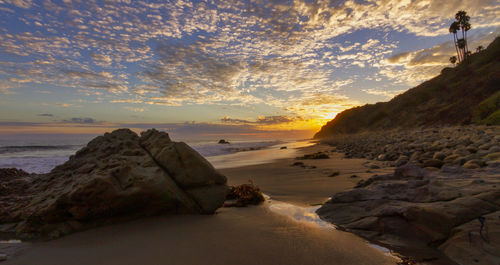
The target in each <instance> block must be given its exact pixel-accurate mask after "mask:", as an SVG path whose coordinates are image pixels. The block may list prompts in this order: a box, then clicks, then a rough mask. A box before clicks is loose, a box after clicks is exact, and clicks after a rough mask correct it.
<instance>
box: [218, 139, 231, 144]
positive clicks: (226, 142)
mask: <svg viewBox="0 0 500 265" xmlns="http://www.w3.org/2000/svg"><path fill="white" fill-rule="evenodd" d="M219 144H229V142H228V141H226V140H224V139H220V140H219Z"/></svg>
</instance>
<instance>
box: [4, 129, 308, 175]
mask: <svg viewBox="0 0 500 265" xmlns="http://www.w3.org/2000/svg"><path fill="white" fill-rule="evenodd" d="M94 137H95V136H93V135H17V136H12V135H9V136H0V168H19V169H23V170H25V171H27V172H29V173H39V174H40V173H47V172H49V171H50V170H52V169H53V168H54V167H55V166H57V165H60V164H62V163H64V162H66V161H67V160H68V158H69V157H70V156H71V155H73V154H74V153H75V152H76V151H77V150H79V149H80V148H82V147H84V146H85V145H86V144H87V143H88V142H89V141H90V140H91V139H93V138H94ZM173 140H174V141H175V139H173ZM228 141H229V142H230V144H219V143H218V140H196V139H194V140H185V141H184V142H186V143H187V144H188V145H189V146H191V147H192V148H193V149H195V150H196V151H198V152H199V153H200V154H201V155H203V156H204V157H205V158H207V160H209V161H210V162H211V163H212V164H213V165H214V166H215V167H216V168H227V167H230V166H241V165H249V164H256V163H261V162H263V161H264V160H272V159H278V158H284V157H289V156H291V155H292V154H291V153H292V152H294V150H295V149H294V148H296V147H301V146H305V145H308V141H301V142H294V141H280V140H272V139H268V140H260V139H257V140H256V139H246V140H245V139H239V140H231V139H228ZM283 146H288V148H287V149H282V148H281V147H283Z"/></svg>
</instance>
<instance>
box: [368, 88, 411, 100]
mask: <svg viewBox="0 0 500 265" xmlns="http://www.w3.org/2000/svg"><path fill="white" fill-rule="evenodd" d="M362 91H363V92H365V93H368V94H371V95H376V96H384V97H387V98H393V97H394V96H397V95H399V94H401V93H403V92H405V91H406V90H382V89H380V90H379V89H373V88H371V89H363V90H362Z"/></svg>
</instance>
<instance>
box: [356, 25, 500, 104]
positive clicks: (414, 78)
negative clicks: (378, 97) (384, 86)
mask: <svg viewBox="0 0 500 265" xmlns="http://www.w3.org/2000/svg"><path fill="white" fill-rule="evenodd" d="M499 35H500V28H497V29H496V30H495V31H493V32H491V31H489V30H488V31H478V32H477V33H476V34H472V35H471V36H469V37H468V43H469V47H470V49H471V51H474V49H475V48H474V47H477V46H479V45H482V46H483V47H487V46H488V44H489V43H491V42H492V41H493V39H494V38H495V37H497V36H499ZM454 55H456V51H455V46H454V43H453V41H446V42H443V43H440V44H438V45H435V46H433V47H431V48H427V49H419V50H416V51H410V52H402V53H398V54H394V55H391V56H389V57H388V58H387V59H385V60H383V61H382V62H381V67H382V68H381V70H380V74H382V75H383V76H385V77H388V78H389V79H391V80H395V81H396V82H399V83H405V84H408V85H417V84H418V83H420V82H423V81H425V80H428V79H429V78H432V77H434V76H436V75H438V74H439V73H440V71H441V70H442V69H443V67H447V66H450V62H449V58H450V57H451V56H454ZM365 92H367V91H365ZM372 92H373V91H372ZM367 93H368V92H367ZM372 94H373V93H372Z"/></svg>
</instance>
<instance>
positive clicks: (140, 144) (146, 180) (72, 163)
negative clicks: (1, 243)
mask: <svg viewBox="0 0 500 265" xmlns="http://www.w3.org/2000/svg"><path fill="white" fill-rule="evenodd" d="M0 184H2V185H4V184H5V185H9V187H12V188H13V189H12V190H11V191H10V192H9V193H8V194H5V195H4V196H1V197H0V205H1V206H2V207H1V210H0V224H1V225H0V231H1V232H4V233H5V232H10V233H16V234H17V235H18V236H21V237H31V236H49V237H58V236H60V235H63V234H67V233H70V232H72V231H75V230H81V229H84V228H87V227H92V226H95V225H99V224H103V223H110V222H114V221H115V220H119V219H123V218H130V217H137V216H145V215H153V214H160V213H202V214H209V213H213V212H215V210H216V209H217V208H219V207H221V206H222V204H223V202H224V199H225V195H226V192H227V190H228V187H227V186H226V178H225V177H224V176H223V175H221V174H219V173H218V172H217V171H216V170H215V169H214V168H213V167H212V165H211V164H210V163H209V162H208V161H207V160H205V159H204V158H203V157H202V156H201V155H199V154H198V153H197V152H196V151H194V150H193V149H191V148H190V147H189V146H188V145H186V144H185V143H182V142H181V143H178V142H172V141H171V140H170V138H169V137H168V134H167V133H164V132H159V131H156V130H154V129H152V130H148V131H146V132H143V133H141V136H138V135H137V134H135V133H134V132H132V131H130V130H128V129H120V130H116V131H113V132H112V133H106V134H104V136H99V137H96V138H95V139H93V140H92V141H90V142H89V143H88V144H87V146H86V147H84V148H82V149H81V150H79V151H78V152H76V154H75V155H73V156H71V157H70V159H69V160H68V161H67V162H66V163H64V164H62V165H60V166H57V167H56V168H54V169H53V170H52V171H51V172H49V173H48V174H44V175H31V176H30V177H19V178H17V183H12V180H10V181H9V182H7V181H5V180H4V178H0ZM19 185H24V186H23V187H25V189H14V186H19ZM0 187H2V186H0Z"/></svg>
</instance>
